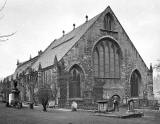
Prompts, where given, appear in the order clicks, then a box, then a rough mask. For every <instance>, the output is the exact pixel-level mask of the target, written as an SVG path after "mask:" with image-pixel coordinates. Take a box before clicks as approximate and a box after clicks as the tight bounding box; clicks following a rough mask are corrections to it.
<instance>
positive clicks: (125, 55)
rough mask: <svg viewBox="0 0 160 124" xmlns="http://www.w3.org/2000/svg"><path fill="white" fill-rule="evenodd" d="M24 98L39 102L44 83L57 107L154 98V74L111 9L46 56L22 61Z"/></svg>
mask: <svg viewBox="0 0 160 124" xmlns="http://www.w3.org/2000/svg"><path fill="white" fill-rule="evenodd" d="M12 79H13V80H15V79H16V80H17V81H18V83H19V88H20V89H21V91H22V92H21V97H22V100H24V101H25V100H27V97H28V100H31V99H34V98H33V97H34V95H33V94H34V93H36V91H37V90H38V88H39V87H40V86H41V85H47V84H48V85H49V86H50V87H51V89H53V90H55V91H56V92H54V93H55V99H56V101H57V104H59V105H60V106H61V107H65V106H66V105H67V104H69V103H70V102H71V101H73V100H74V101H77V102H78V104H79V105H80V104H94V103H95V102H96V101H97V100H105V99H109V98H112V97H113V96H115V95H117V96H119V98H120V100H121V102H122V103H123V102H124V100H125V99H128V98H135V99H137V100H140V99H143V98H144V97H145V98H146V99H148V100H153V97H154V95H153V70H152V66H150V68H148V67H147V66H146V64H145V63H144V61H143V59H142V57H141V56H140V54H139V53H138V51H137V49H136V48H135V46H134V45H133V43H132V41H131V40H130V38H129V37H128V35H127V33H126V32H125V30H124V28H123V27H122V25H121V24H120V22H119V20H118V19H117V17H116V16H115V14H114V13H113V11H112V9H111V8H110V7H107V8H106V9H105V10H104V11H103V12H101V13H100V14H98V15H97V16H95V17H93V18H92V19H88V16H86V19H85V22H84V23H83V24H82V25H80V26H78V27H76V26H75V24H73V30H72V31H70V32H69V33H66V34H65V32H64V31H63V36H62V37H60V38H59V39H55V40H54V41H53V42H52V43H51V44H50V45H49V46H48V47H47V48H46V49H45V50H44V51H43V52H42V51H39V54H38V55H37V56H36V57H34V58H30V59H29V60H28V61H26V62H23V63H20V62H17V69H16V71H15V73H14V74H13V75H12ZM27 91H29V92H27Z"/></svg>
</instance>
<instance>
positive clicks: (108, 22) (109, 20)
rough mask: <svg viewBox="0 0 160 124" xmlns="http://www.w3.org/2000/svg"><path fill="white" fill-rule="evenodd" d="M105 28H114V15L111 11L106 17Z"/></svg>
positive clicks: (110, 29)
mask: <svg viewBox="0 0 160 124" xmlns="http://www.w3.org/2000/svg"><path fill="white" fill-rule="evenodd" d="M104 28H105V29H106V30H109V31H112V30H113V17H112V15H111V14H110V13H107V14H106V15H105V17H104Z"/></svg>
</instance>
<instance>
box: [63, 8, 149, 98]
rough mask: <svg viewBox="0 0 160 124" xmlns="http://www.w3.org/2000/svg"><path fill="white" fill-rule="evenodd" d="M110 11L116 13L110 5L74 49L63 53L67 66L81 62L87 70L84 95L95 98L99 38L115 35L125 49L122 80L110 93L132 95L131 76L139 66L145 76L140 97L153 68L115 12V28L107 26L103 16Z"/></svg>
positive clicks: (83, 87) (123, 51) (82, 66)
mask: <svg viewBox="0 0 160 124" xmlns="http://www.w3.org/2000/svg"><path fill="white" fill-rule="evenodd" d="M108 11H110V12H111V13H112V11H111V10H110V9H107V10H106V11H105V12H104V13H102V14H101V16H100V17H99V18H98V20H97V21H96V22H95V23H94V24H93V26H91V27H90V28H89V30H88V31H87V32H86V33H85V34H84V35H83V37H81V38H80V40H79V41H78V42H77V43H76V44H75V45H74V47H72V49H71V50H70V51H69V52H68V53H67V54H66V55H65V56H64V57H63V59H64V61H65V67H66V70H69V69H70V67H71V66H72V65H74V64H78V65H79V66H80V67H81V68H82V70H83V71H84V74H85V84H84V85H83V86H82V89H83V97H84V98H87V97H88V99H92V97H93V96H92V95H93V94H92V91H93V86H94V83H95V82H94V74H93V71H94V68H93V60H92V50H93V47H94V45H95V44H96V42H98V40H99V39H101V38H103V37H109V38H112V39H114V40H115V41H116V42H117V43H118V44H119V46H120V48H121V51H122V58H121V66H120V70H121V78H120V82H119V84H118V85H116V86H117V89H116V88H115V89H114V91H113V90H112V91H111V92H110V93H111V94H110V95H112V94H114V93H117V94H120V96H121V98H123V97H125V96H126V95H127V96H130V76H131V74H132V72H133V71H134V70H135V69H137V70H138V71H139V72H140V74H141V78H142V82H141V83H142V85H141V87H140V93H139V95H140V97H142V96H143V90H144V88H145V85H147V83H148V82H149V79H150V78H151V77H148V75H147V74H148V71H149V69H148V68H147V66H146V65H145V63H144V61H143V60H142V58H141V56H140V55H139V53H138V52H137V50H136V48H135V47H134V45H133V43H132V42H131V40H130V39H129V37H128V36H127V34H126V32H125V31H124V29H123V28H122V26H121V24H120V23H119V21H118V20H117V18H116V17H115V16H114V14H113V13H112V14H113V17H114V21H115V22H114V23H115V26H114V31H112V32H107V31H105V30H104V29H103V18H104V15H105V14H106V13H107V12H108ZM113 92H114V93H113Z"/></svg>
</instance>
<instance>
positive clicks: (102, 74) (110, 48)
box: [93, 39, 120, 78]
mask: <svg viewBox="0 0 160 124" xmlns="http://www.w3.org/2000/svg"><path fill="white" fill-rule="evenodd" d="M93 63H94V75H95V77H97V78H120V48H119V46H118V45H117V44H116V43H115V42H113V41H112V40H110V39H103V40H101V41H99V42H98V43H97V44H96V45H95V47H94V50H93Z"/></svg>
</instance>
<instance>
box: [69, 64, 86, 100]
mask: <svg viewBox="0 0 160 124" xmlns="http://www.w3.org/2000/svg"><path fill="white" fill-rule="evenodd" d="M69 72H70V75H71V78H70V82H69V97H70V98H80V97H81V80H82V78H84V73H83V70H82V68H81V67H80V66H79V65H77V64H75V65H73V66H72V67H71V68H70V70H69Z"/></svg>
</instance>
